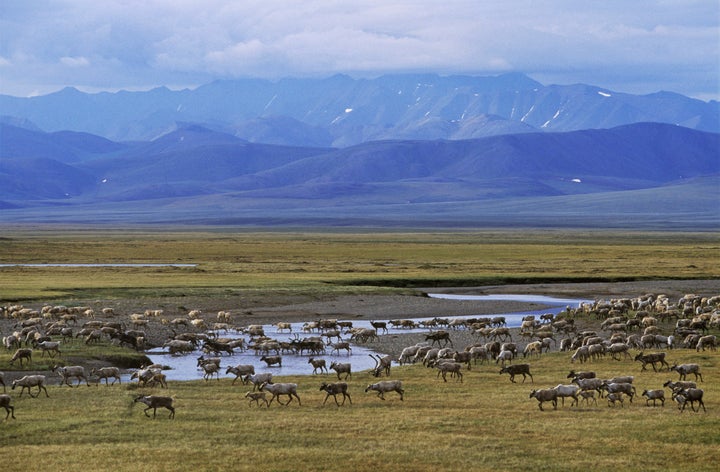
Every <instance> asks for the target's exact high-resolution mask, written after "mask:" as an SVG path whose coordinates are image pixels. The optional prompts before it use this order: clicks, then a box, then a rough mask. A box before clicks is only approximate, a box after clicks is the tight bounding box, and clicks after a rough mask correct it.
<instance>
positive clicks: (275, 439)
mask: <svg viewBox="0 0 720 472" xmlns="http://www.w3.org/2000/svg"><path fill="white" fill-rule="evenodd" d="M669 357H670V359H671V361H677V362H680V361H683V362H699V363H701V364H702V366H703V370H704V376H705V378H706V382H705V383H704V384H703V385H702V387H703V388H705V392H706V398H705V402H706V405H707V408H708V412H707V413H703V412H700V413H694V412H692V411H685V412H684V413H680V412H679V411H678V410H677V408H676V407H675V406H674V405H673V403H672V402H670V401H668V402H667V403H666V406H665V407H664V408H661V407H657V408H652V407H646V406H645V402H644V400H643V399H636V400H635V402H634V403H632V404H629V403H628V402H627V401H626V405H625V407H624V408H617V407H616V408H610V407H608V406H607V404H606V402H605V401H604V400H600V401H599V403H598V406H592V405H591V406H585V405H584V404H583V405H581V406H580V407H572V408H571V407H570V406H569V403H568V404H566V406H565V407H564V408H563V407H562V406H559V407H558V410H557V411H553V410H552V408H551V407H550V406H549V405H547V404H546V411H545V412H541V411H540V410H539V409H538V407H537V402H536V400H535V399H530V398H528V396H529V392H530V390H531V389H532V388H540V387H552V386H554V385H557V384H558V383H561V382H562V383H565V382H567V380H566V379H565V376H566V375H567V372H568V370H569V368H571V367H578V366H572V365H571V364H570V362H569V355H568V354H567V353H554V354H550V355H544V356H543V357H542V358H541V359H539V360H535V361H531V364H532V371H533V374H534V377H535V382H534V384H531V383H530V381H529V380H528V381H527V382H526V383H525V384H511V383H510V382H509V380H508V377H507V375H502V376H501V375H499V374H498V370H499V368H498V367H497V366H496V365H495V364H491V365H487V364H485V365H480V366H477V367H476V368H475V369H473V370H472V371H470V372H465V377H464V382H463V383H458V382H452V381H451V382H448V383H444V382H442V379H436V376H435V371H433V370H430V369H426V368H424V367H422V366H409V367H402V368H400V367H394V368H393V372H392V377H393V378H399V379H402V380H403V381H404V384H405V390H406V396H405V401H403V402H401V401H400V400H399V397H398V396H397V395H396V394H394V393H393V394H388V395H387V397H386V398H387V400H386V401H384V402H383V401H381V400H380V399H378V398H377V397H376V396H375V394H374V393H372V392H371V393H364V387H365V386H366V384H367V383H368V382H371V381H373V379H372V378H371V377H370V376H369V374H368V373H366V372H363V373H356V374H354V375H353V377H352V379H351V380H350V381H349V383H350V386H351V390H350V393H351V395H352V401H353V404H352V405H349V403H346V405H345V406H343V407H337V406H335V405H334V403H333V402H332V399H330V400H329V401H328V404H327V405H325V406H322V401H323V399H324V396H325V395H324V393H323V392H320V391H319V384H320V382H321V381H323V380H326V379H328V378H332V377H326V376H298V377H287V378H283V379H280V378H278V379H277V380H278V381H279V380H284V381H292V382H297V383H298V384H299V395H300V397H301V399H302V406H300V405H298V404H297V402H293V403H291V404H290V405H289V406H278V405H277V404H276V403H273V405H272V406H271V407H270V408H269V409H266V408H264V407H262V408H258V407H255V406H254V405H253V406H248V403H247V401H246V400H245V398H243V395H244V393H245V392H246V391H248V388H247V387H245V386H241V385H236V386H231V385H230V379H228V378H223V379H221V380H220V381H219V382H217V381H210V382H207V383H206V382H204V381H198V382H172V383H171V384H170V388H169V389H168V390H164V389H156V390H155V391H153V392H152V393H154V394H161V395H171V396H174V397H175V398H176V400H175V404H176V407H177V415H176V418H175V419H174V420H170V419H168V418H167V411H166V410H164V409H163V410H159V411H158V418H157V419H155V420H152V419H149V418H146V417H145V416H144V415H143V413H142V409H143V408H144V406H143V405H141V404H133V398H134V396H135V395H138V394H140V393H148V392H149V391H148V390H146V389H138V388H137V387H136V385H135V384H132V385H128V384H123V385H122V386H117V385H116V386H114V387H104V386H100V387H97V388H96V387H90V388H88V387H85V386H84V385H83V386H81V387H78V388H72V389H71V388H68V387H50V388H49V391H50V398H45V396H44V395H41V396H40V397H39V398H28V397H27V395H23V397H22V398H16V395H13V397H14V403H15V406H16V416H17V420H14V421H13V420H8V421H6V422H5V423H3V424H2V425H0V428H1V431H2V435H3V438H4V440H3V441H4V444H3V457H4V458H5V460H6V461H8V463H20V461H22V460H23V459H24V458H26V457H28V456H33V457H36V458H37V459H36V460H37V463H38V464H42V465H43V466H49V467H54V468H59V469H60V470H67V469H70V468H78V467H84V468H86V469H87V468H90V469H91V470H131V469H135V468H139V469H140V470H168V469H172V470H198V469H200V470H228V469H239V470H256V469H257V468H258V467H259V464H262V467H261V468H262V469H264V470H331V469H333V470H334V469H336V468H337V467H339V466H340V465H342V467H343V468H346V469H351V470H359V471H361V470H390V469H403V470H462V469H470V470H538V469H542V470H587V469H588V468H593V469H599V470H607V469H608V468H613V467H620V468H622V469H625V470H627V469H636V468H638V467H639V466H638V465H637V464H640V463H641V464H642V469H643V470H715V465H716V464H717V461H718V460H720V434H718V430H717V428H718V424H720V391H719V390H718V389H717V386H718V381H717V379H718V378H720V357H718V354H717V353H716V352H713V353H705V354H703V353H700V354H697V353H694V352H692V351H677V352H673V353H671V354H670V356H669ZM582 367H583V368H591V369H594V370H596V371H597V372H598V374H599V375H600V376H602V377H610V376H614V375H621V374H633V375H635V376H636V380H635V384H636V386H637V389H638V393H640V392H642V390H643V389H644V388H660V387H661V386H662V383H663V382H664V381H665V380H668V379H670V378H673V379H674V378H676V376H677V374H675V373H674V372H673V373H672V375H671V373H668V372H662V373H654V372H652V371H649V372H640V365H639V363H637V362H632V361H629V360H628V361H613V360H602V361H599V362H595V363H593V364H592V365H585V366H582ZM74 450H78V451H82V454H72V453H71V451H74Z"/></svg>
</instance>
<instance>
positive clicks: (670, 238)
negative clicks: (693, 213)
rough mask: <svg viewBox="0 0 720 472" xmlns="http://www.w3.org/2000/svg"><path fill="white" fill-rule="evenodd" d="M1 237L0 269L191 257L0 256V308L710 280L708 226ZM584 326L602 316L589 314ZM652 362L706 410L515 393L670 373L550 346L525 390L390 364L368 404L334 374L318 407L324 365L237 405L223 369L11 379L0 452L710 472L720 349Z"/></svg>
mask: <svg viewBox="0 0 720 472" xmlns="http://www.w3.org/2000/svg"><path fill="white" fill-rule="evenodd" d="M0 236H2V241H1V244H0V262H2V263H4V264H13V263H14V264H21V263H42V264H59V263H95V264H97V263H140V262H142V263H152V262H154V263H192V264H197V265H196V266H195V267H191V268H173V267H151V268H123V267H120V268H119V267H91V268H87V267H43V268H36V267H32V268H29V267H21V266H8V267H2V268H0V302H1V304H2V305H7V304H10V303H22V304H25V305H29V306H38V305H40V304H43V303H51V304H68V305H72V304H76V303H96V304H97V305H98V306H100V305H107V306H114V307H116V311H117V312H118V313H123V314H126V313H129V311H127V312H126V311H125V310H130V309H132V308H135V307H137V306H146V307H147V308H152V307H157V308H163V309H165V310H168V311H169V312H176V313H179V312H183V311H185V310H188V309H192V308H196V307H202V308H203V309H204V310H207V311H210V310H221V309H232V310H240V311H242V312H243V313H245V314H246V315H247V316H248V317H249V318H248V319H249V320H252V319H254V318H252V316H253V309H257V308H258V307H270V306H273V305H290V304H292V303H306V302H320V303H326V304H331V303H332V302H333V300H335V299H339V298H342V297H348V296H350V297H355V298H356V299H358V300H359V299H363V300H366V299H370V298H372V297H376V296H382V297H388V296H396V295H401V296H402V297H400V298H402V299H406V298H407V297H408V296H420V294H421V290H419V288H427V287H466V288H467V290H468V291H472V288H476V287H483V286H502V285H505V284H514V286H515V287H520V288H521V287H523V286H527V287H531V286H532V287H536V288H535V289H537V287H538V286H542V285H544V284H547V286H548V287H550V286H552V287H553V290H554V291H555V293H554V294H563V293H570V292H572V291H573V287H576V286H578V285H582V284H599V285H601V286H602V287H603V291H604V293H602V294H597V298H606V297H607V298H609V297H611V296H612V294H613V284H615V283H619V282H638V283H641V282H642V283H643V285H642V287H643V288H647V287H651V286H652V284H653V283H655V282H657V284H658V286H661V287H667V286H668V285H672V281H673V280H680V281H682V288H683V290H685V289H691V288H692V287H693V280H697V281H698V287H700V288H701V289H702V290H704V291H707V290H708V289H711V290H713V292H715V293H703V292H701V293H700V294H701V295H706V296H711V295H717V294H718V293H717V292H720V281H718V275H719V274H718V272H717V262H718V260H720V244H718V235H717V233H657V232H652V233H633V232H627V233H617V232H603V231H596V232H591V231H587V232H583V231H553V230H547V231H540V230H532V231H521V230H516V231H472V232H471V231H468V232H420V231H418V232H402V233H400V232H382V233H377V232H370V231H368V232H358V231H352V232H351V231H347V232H338V231H335V232H317V231H316V232H311V231H296V232H287V231H285V232H256V231H236V230H227V229H225V230H220V229H204V230H198V231H192V232H190V231H178V230H174V229H166V230H163V231H150V230H146V229H133V230H98V229H60V228H53V229H51V230H49V229H47V228H43V227H38V228H11V229H5V230H3V231H2V234H1V235H0ZM708 281H710V283H709V284H708ZM713 281H715V282H717V283H716V284H714V283H713ZM701 282H702V284H701ZM525 284H532V285H525ZM563 287H564V288H563ZM714 289H717V290H714ZM548 294H553V293H548ZM584 295H585V296H587V297H589V298H596V297H595V296H593V294H592V293H585V294H584ZM634 295H635V296H640V295H644V293H635V294H634ZM384 299H387V298H384ZM161 305H162V306H161ZM344 309H347V310H351V309H352V307H344ZM438 315H439V316H442V314H441V313H439V314H438ZM266 316H267V315H266ZM275 316H276V317H282V316H296V317H300V316H307V314H306V313H305V314H303V313H295V314H291V313H285V312H282V313H278V314H276V315H275ZM246 321H247V320H243V319H237V320H236V322H237V323H238V324H242V323H245V322H246ZM265 321H270V319H267V320H265ZM583 322H584V323H587V324H588V325H592V324H593V323H597V325H599V321H597V320H595V319H593V318H592V317H589V318H587V319H585V320H583ZM672 328H673V323H672V322H668V323H667V324H665V325H661V329H662V330H664V331H671V330H672ZM5 330H6V328H5V327H4V328H3V335H5V334H7V333H5ZM713 334H720V333H717V330H715V332H714V333H713ZM457 347H458V348H462V347H463V346H457ZM634 354H636V352H633V356H634ZM10 355H11V353H7V352H6V351H4V350H3V352H2V354H0V370H1V371H4V372H6V374H7V373H8V372H10V371H11V368H10V366H9V365H8V360H9V357H10ZM667 356H668V360H669V362H670V364H671V365H672V364H673V363H683V362H696V363H698V364H700V365H701V368H702V371H703V377H704V379H705V381H704V382H703V383H702V384H701V385H700V387H702V388H703V389H704V390H705V404H706V407H707V412H703V411H702V410H701V411H700V412H699V413H696V412H694V411H690V410H689V409H686V411H684V412H682V413H681V412H680V411H679V410H678V409H677V406H676V405H675V404H674V403H673V402H672V401H669V400H670V399H669V391H668V390H667V389H666V395H667V396H668V401H666V404H665V406H664V407H659V406H658V407H652V406H650V407H647V406H645V401H644V399H643V398H641V397H637V398H636V399H635V400H634V401H633V402H632V403H630V402H628V401H627V399H626V401H625V403H624V406H623V407H619V406H616V407H609V406H608V404H607V402H606V401H605V400H603V399H598V404H597V405H593V404H590V405H586V404H584V403H582V404H580V405H579V406H573V407H570V406H569V402H566V404H565V406H564V407H563V406H561V405H558V409H557V410H553V409H552V407H551V406H550V405H548V404H546V405H545V411H540V410H539V409H538V406H537V401H536V400H535V399H531V398H529V393H530V391H531V390H532V389H535V388H549V387H554V386H555V385H557V384H560V383H568V382H569V380H568V379H567V378H566V377H567V374H568V372H569V370H570V369H575V370H594V371H596V372H597V374H598V376H599V377H603V378H609V377H613V376H616V375H634V376H635V385H636V388H637V390H638V393H641V392H642V390H644V389H655V388H662V384H663V383H664V382H665V381H667V380H670V379H672V380H677V377H678V376H677V373H675V372H667V371H666V370H663V371H661V372H657V373H656V372H653V370H652V369H650V368H649V369H648V370H646V371H641V368H640V363H638V362H634V361H633V360H631V359H627V360H620V361H615V360H612V359H611V358H610V357H606V358H604V359H600V360H597V361H593V362H590V363H585V364H582V365H580V364H571V363H570V353H567V352H551V353H547V354H543V355H542V356H541V357H540V358H539V359H531V360H526V361H527V362H529V363H530V364H531V371H532V373H533V376H534V382H533V383H530V381H529V379H528V381H526V382H525V383H524V384H523V383H517V384H513V383H511V382H510V381H509V380H508V377H507V375H499V374H498V372H499V370H500V366H499V365H496V364H495V363H494V362H490V363H489V364H488V363H485V364H478V365H477V366H473V368H472V370H470V371H463V372H464V377H463V382H462V383H461V382H456V381H455V380H454V379H451V378H448V382H443V380H442V378H437V376H436V371H435V370H433V369H427V368H426V367H423V366H422V365H412V366H403V367H399V366H397V365H394V366H393V367H392V374H391V378H393V379H394V378H397V379H401V380H402V381H403V383H404V388H405V400H404V401H402V402H401V401H400V400H399V397H398V396H397V395H396V394H394V393H390V394H387V395H386V400H385V401H382V400H380V399H379V398H377V396H376V395H375V394H374V393H372V392H369V393H365V391H364V390H365V387H366V386H367V384H368V383H372V382H374V381H376V380H375V378H373V377H372V376H371V375H370V374H369V373H368V372H354V373H353V375H352V377H351V378H350V379H349V380H348V383H349V393H350V395H351V396H352V405H350V404H349V403H346V404H345V405H344V406H342V407H337V406H336V405H335V404H334V402H333V401H332V399H330V401H328V403H327V404H326V405H325V406H322V402H323V400H324V398H325V392H322V391H320V389H319V387H320V384H321V383H322V382H324V381H332V380H333V379H334V378H335V377H334V376H333V375H329V376H325V375H314V376H313V375H307V376H293V377H283V378H277V379H276V380H277V381H282V382H294V383H297V384H298V394H299V396H300V398H301V399H302V405H299V404H297V402H295V401H293V402H292V403H290V404H289V405H287V406H280V405H278V404H277V403H275V402H273V404H272V406H271V407H270V408H265V407H257V406H255V405H254V404H253V405H249V403H248V401H247V399H246V398H245V397H244V395H245V392H246V391H248V390H251V387H250V388H249V387H247V386H243V385H239V383H238V382H236V385H235V386H231V385H230V384H231V381H232V380H231V377H227V376H221V378H220V380H219V381H215V380H213V381H210V382H204V381H197V382H171V383H170V385H169V388H168V389H160V388H154V389H149V388H138V386H137V385H136V383H132V384H127V383H123V384H122V385H117V384H116V385H115V386H112V387H105V386H104V385H100V386H98V387H95V386H92V387H89V388H88V387H86V386H85V385H84V384H83V385H82V386H80V387H78V388H69V387H67V386H63V387H59V386H49V387H48V390H49V394H50V398H46V397H45V396H44V395H40V396H39V397H38V398H29V397H28V396H27V394H24V395H23V396H22V397H20V398H18V390H11V389H10V387H9V386H8V393H10V395H11V396H12V399H13V404H14V406H15V416H16V417H17V419H16V420H12V419H9V420H6V421H4V422H2V423H1V424H0V437H1V438H2V446H1V448H2V452H3V457H4V459H5V460H6V461H7V463H8V464H28V461H32V463H33V467H54V468H57V469H59V470H70V469H79V468H84V469H87V468H90V469H92V470H225V469H230V468H232V469H238V470H257V469H266V470H331V469H332V470H336V469H337V468H339V467H341V468H344V469H351V470H463V469H469V470H531V469H532V470H587V469H588V468H597V469H604V470H607V469H611V468H612V469H618V468H619V469H621V470H627V469H640V468H641V469H643V470H691V469H694V470H715V468H716V465H717V463H718V461H719V460H720V447H719V446H720V432H718V426H719V425H720V381H719V380H718V379H720V354H718V352H717V351H701V352H696V351H695V350H689V349H676V350H672V351H669V352H668V354H667ZM518 362H520V361H518ZM523 362H525V361H523ZM223 372H224V369H223ZM48 375H52V374H50V373H49V372H48ZM151 393H152V394H155V395H169V396H173V397H175V407H176V409H177V410H176V411H177V414H176V417H175V419H173V420H170V419H168V416H167V413H168V412H167V410H164V409H160V410H158V412H157V415H158V417H157V419H155V420H153V419H150V418H146V417H145V416H144V415H143V412H142V410H143V409H144V406H143V405H140V404H136V403H133V399H134V398H135V397H136V396H138V395H140V394H151ZM150 413H151V414H152V411H151V412H150Z"/></svg>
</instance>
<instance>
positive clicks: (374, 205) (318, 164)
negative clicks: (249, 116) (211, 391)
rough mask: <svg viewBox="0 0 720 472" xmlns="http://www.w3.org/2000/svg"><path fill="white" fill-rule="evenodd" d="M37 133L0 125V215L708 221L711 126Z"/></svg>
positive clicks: (204, 220)
mask: <svg viewBox="0 0 720 472" xmlns="http://www.w3.org/2000/svg"><path fill="white" fill-rule="evenodd" d="M335 80H338V81H340V82H343V81H345V80H347V79H345V78H336V79H335ZM516 80H520V78H516ZM521 82H522V81H521ZM298 100H300V98H298ZM3 111H5V110H3ZM97 121H101V120H100V119H98V120H97ZM10 122H12V123H15V124H14V125H13V124H8V123H10ZM17 125H21V126H17ZM105 125H108V124H107V123H106V124H105ZM303 126H310V125H307V124H305V125H303ZM39 128H40V126H33V125H32V124H31V123H29V122H28V121H26V120H23V119H20V118H15V119H14V120H5V122H4V123H2V124H0V221H4V222H6V223H7V222H58V223H113V224H128V223H133V224H145V223H163V224H243V225H286V226H287V225H295V226H312V225H334V226H338V225H355V226H357V225H368V226H427V227H451V226H452V227H457V226H468V227H470V226H488V225H490V226H505V225H513V226H523V225H529V226H588V227H624V228H627V227H633V228H643V227H644V228H649V227H652V228H666V229H671V228H682V229H688V228H691V229H708V228H712V229H718V227H719V226H720V185H718V184H719V183H720V134H718V133H713V132H706V131H700V130H696V129H690V128H687V127H682V126H676V125H670V124H663V123H635V124H629V125H622V126H617V127H613V128H610V129H584V130H578V131H566V132H547V131H545V132H542V131H534V132H527V130H526V132H522V133H511V134H502V135H493V136H487V137H482V138H475V139H462V140H445V139H422V140H421V139H394V140H380V141H369V142H362V143H360V144H357V145H353V146H347V147H329V146H308V145H303V146H290V145H279V144H268V143H254V142H250V141H248V140H245V139H241V138H239V137H237V136H235V135H233V134H228V133H223V132H219V131H217V130H215V129H210V128H207V127H204V126H201V125H198V124H188V123H186V124H181V125H177V126H175V127H174V128H175V129H174V130H173V131H171V132H169V133H166V134H163V135H160V136H158V137H157V138H155V139H153V140H146V141H133V142H129V141H126V142H118V141H114V140H110V139H107V138H105V137H100V136H97V135H93V134H89V133H86V132H76V131H55V132H45V131H40V129H39Z"/></svg>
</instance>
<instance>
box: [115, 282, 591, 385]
mask: <svg viewBox="0 0 720 472" xmlns="http://www.w3.org/2000/svg"><path fill="white" fill-rule="evenodd" d="M430 297H434V298H445V299H451V300H513V301H521V302H532V303H542V304H543V305H546V306H550V307H551V308H544V309H542V310H535V311H523V312H521V313H497V314H493V315H478V316H457V317H447V316H442V315H438V316H440V317H443V318H451V319H455V318H477V317H483V318H492V317H495V316H504V317H505V321H506V323H507V325H508V327H511V328H517V327H519V326H520V324H521V322H522V318H523V317H524V316H527V315H536V316H539V315H541V314H544V313H553V314H557V313H559V312H560V311H562V310H564V309H565V307H566V306H568V305H570V306H573V307H577V306H578V305H579V304H580V303H581V302H583V301H586V300H576V299H565V298H552V297H545V296H539V295H447V294H430ZM432 318H433V317H427V318H412V320H413V321H415V322H416V324H417V323H419V322H422V321H429V320H431V319H432ZM338 321H343V320H338ZM352 323H353V327H357V328H371V327H372V326H371V325H370V321H366V320H352ZM303 324H304V323H291V326H292V332H291V333H288V332H286V331H281V332H278V331H277V328H276V327H275V326H273V325H265V326H264V331H265V335H266V336H269V337H271V338H273V339H277V340H278V341H288V340H290V339H292V338H293V336H299V337H300V338H303V337H309V336H317V335H318V334H317V333H305V332H303V330H302V327H303ZM388 329H389V333H390V334H392V333H413V332H415V333H420V332H427V329H426V328H413V329H408V328H392V327H390V326H388ZM220 336H222V337H229V338H238V337H244V338H246V339H247V337H246V336H242V335H238V334H234V333H220ZM348 337H349V335H347V336H345V338H348ZM329 352H330V348H328V354H326V355H322V356H315V357H316V358H322V359H325V360H326V363H327V365H328V368H329V367H330V363H331V362H333V361H335V362H350V363H351V364H352V369H353V372H360V371H364V370H370V369H372V368H373V367H375V361H374V360H373V359H371V358H370V354H377V353H376V352H374V351H373V350H372V342H369V343H368V344H367V346H366V347H365V346H357V345H353V346H352V354H350V355H348V354H345V353H344V351H343V353H342V354H337V353H335V354H332V355H330V354H329ZM202 354H203V353H202V352H201V351H200V350H198V351H196V352H194V353H192V354H188V355H185V356H171V355H169V354H163V353H161V352H158V351H155V352H153V351H149V352H148V353H147V355H148V357H149V358H150V359H151V360H152V361H153V362H155V363H158V364H163V365H167V366H170V367H171V370H167V371H165V372H164V373H165V375H167V378H168V380H199V379H202V377H203V372H202V371H201V370H200V369H199V368H198V367H197V358H198V357H199V356H200V355H202ZM260 357H261V356H259V355H255V353H254V351H245V352H236V353H235V354H233V355H231V356H227V355H223V356H221V358H222V364H221V367H222V369H221V370H222V375H221V377H224V376H225V369H227V367H229V366H231V365H237V364H252V365H254V366H255V372H256V373H260V372H272V373H273V375H277V376H280V375H312V372H313V367H312V365H310V364H309V363H308V360H309V359H310V358H311V357H313V356H311V355H308V354H305V355H294V354H293V355H287V354H286V355H283V356H282V358H283V359H282V364H283V365H282V367H277V366H274V367H266V365H265V362H263V361H260ZM330 375H331V376H334V375H335V372H334V371H332V370H330ZM228 377H230V378H234V376H233V375H232V374H230V375H229V376H228ZM123 380H125V379H123ZM213 381H214V380H213Z"/></svg>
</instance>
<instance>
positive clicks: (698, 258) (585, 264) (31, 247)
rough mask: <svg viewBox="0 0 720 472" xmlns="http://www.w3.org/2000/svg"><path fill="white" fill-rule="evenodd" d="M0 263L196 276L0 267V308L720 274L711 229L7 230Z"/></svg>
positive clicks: (718, 246) (719, 256) (719, 246)
mask: <svg viewBox="0 0 720 472" xmlns="http://www.w3.org/2000/svg"><path fill="white" fill-rule="evenodd" d="M0 234H2V235H3V236H4V238H3V241H2V244H1V245H0V261H2V262H3V263H53V262H55V263H58V262H75V263H113V262H116V263H117V262H124V263H132V262H146V263H192V264H197V267H195V268H171V267H164V268H163V267H161V268H113V267H107V268H92V269H90V268H62V267H48V268H23V267H5V268H0V302H12V301H21V300H38V299H41V300H42V299H44V300H58V299H63V298H70V297H72V298H83V297H95V296H103V297H110V298H112V297H117V298H127V297H134V296H167V297H171V296H192V295H194V294H196V293H207V294H208V295H213V296H217V295H222V293H223V292H224V291H228V290H231V291H247V292H249V293H252V292H256V291H258V290H261V291H275V292H286V293H309V294H313V293H314V294H320V295H324V294H329V295H333V294H336V293H341V292H347V291H353V292H356V293H357V292H367V291H377V290H379V288H378V287H382V289H383V290H391V289H402V288H405V287H418V286H468V285H494V284H506V283H540V282H553V281H556V282H567V281H577V282H586V281H619V280H638V279H658V278H661V279H662V278H665V279H670V278H685V279H693V278H697V279H700V278H717V277H718V273H717V261H718V260H720V244H718V235H717V234H715V233H662V232H660V233H611V232H583V231H550V230H548V231H539V230H534V231H520V230H515V231H505V232H498V231H480V232H455V233H443V232H431V233H392V232H390V233H337V232H336V233H329V232H326V233H300V232H297V233H259V232H230V231H224V232H220V231H218V232H200V231H198V232H157V233H151V232H140V231H134V232H129V231H125V232H123V231H112V230H107V231H100V230H92V231H90V230H86V231H80V230H78V231H65V232H57V231H49V230H48V231H46V230H42V229H39V230H34V231H31V232H26V231H20V230H17V229H15V230H6V231H4V232H2V233H0Z"/></svg>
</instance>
